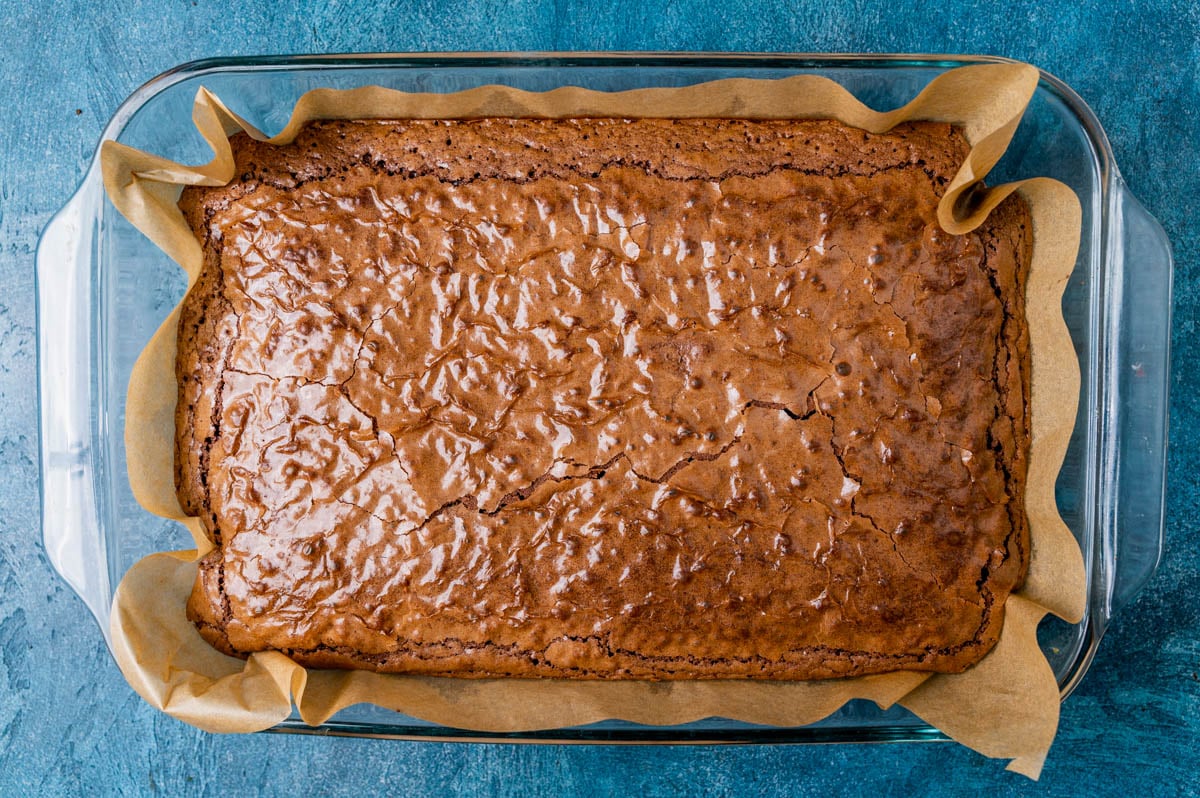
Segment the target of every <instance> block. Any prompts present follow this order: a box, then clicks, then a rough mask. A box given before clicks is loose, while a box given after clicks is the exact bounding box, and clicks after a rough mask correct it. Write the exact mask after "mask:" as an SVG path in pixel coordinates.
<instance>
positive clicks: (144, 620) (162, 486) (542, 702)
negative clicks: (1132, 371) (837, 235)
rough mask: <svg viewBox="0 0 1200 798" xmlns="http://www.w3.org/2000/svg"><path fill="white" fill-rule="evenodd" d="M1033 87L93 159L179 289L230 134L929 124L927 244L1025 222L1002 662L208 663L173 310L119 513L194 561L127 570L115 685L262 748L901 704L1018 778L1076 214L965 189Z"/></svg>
mask: <svg viewBox="0 0 1200 798" xmlns="http://www.w3.org/2000/svg"><path fill="white" fill-rule="evenodd" d="M1037 81H1038V73H1037V70H1036V69H1033V68H1032V67H1029V66H1025V65H1014V64H997V65H981V66H970V67H963V68H960V69H955V70H952V71H949V72H947V73H945V74H943V75H941V76H939V77H938V78H936V79H935V80H934V81H933V82H932V83H931V84H930V85H929V86H928V87H927V88H926V89H925V90H924V91H922V92H921V93H920V94H919V95H918V96H917V97H916V98H915V99H914V100H913V101H912V102H910V103H909V104H907V105H905V106H904V107H902V108H899V109H897V110H894V111H891V112H889V113H879V112H876V111H872V110H871V109H869V108H867V107H866V106H864V105H862V104H861V103H859V102H858V101H857V100H856V99H855V98H854V97H852V96H851V95H850V94H849V93H848V92H846V91H845V90H844V89H842V88H841V87H840V86H838V85H837V84H836V83H833V82H832V81H830V80H827V79H825V78H821V77H816V76H811V75H805V76H797V77H791V78H785V79H782V80H771V81H768V80H744V79H738V80H724V81H717V82H713V83H706V84H701V85H697V86H690V87H685V88H677V89H640V90H636V91H628V92H620V93H612V94H609V93H602V92H595V91H590V90H584V89H579V88H573V87H568V88H562V89H557V90H555V91H551V92H546V93H541V94H531V93H527V92H523V91H519V90H515V89H511V88H507V87H498V86H486V87H482V88H477V89H472V90H469V91H464V92H460V93H456V94H448V95H439V94H407V93H402V92H398V91H394V90H390V89H383V88H379V87H366V88H362V89H355V90H351V91H336V90H329V89H318V90H316V91H312V92H309V93H307V94H305V95H304V96H303V97H302V98H300V100H299V101H298V102H297V104H296V107H295V109H294V111H293V114H292V117H291V120H290V121H289V123H288V125H287V127H285V128H284V130H283V131H282V132H281V133H279V135H277V136H275V137H273V138H270V139H268V138H267V137H266V136H264V135H263V134H262V133H260V132H259V131H257V130H255V129H254V128H253V127H252V126H250V125H249V124H247V123H246V122H245V121H243V120H242V119H241V118H239V117H238V116H237V115H235V114H234V113H232V112H231V111H230V110H229V109H227V108H226V107H225V106H224V105H222V104H221V102H220V101H219V100H218V99H217V98H216V97H215V96H214V95H212V94H211V93H210V92H208V91H207V90H205V89H201V90H200V91H199V93H198V95H197V98H196V103H195V107H194V109H193V114H192V118H193V121H194V122H195V124H196V126H197V128H198V129H199V131H200V133H201V134H202V135H203V136H204V138H205V139H206V140H207V141H208V142H209V144H210V145H211V146H212V148H213V151H214V153H215V157H214V158H213V160H212V161H211V162H210V163H208V164H206V165H204V166H197V167H188V166H183V165H181V164H177V163H174V162H172V161H168V160H165V159H162V158H159V157H156V156H154V155H150V154H148V153H143V152H140V151H137V150H133V149H131V148H128V147H125V146H123V145H121V144H118V143H116V142H111V141H110V142H106V143H105V145H104V148H103V151H102V153H101V160H102V166H103V172H104V181H105V187H106V189H107V190H108V193H109V197H110V198H111V199H112V202H113V204H114V205H115V206H116V207H117V208H118V209H119V210H120V211H121V212H122V213H123V214H124V215H125V216H126V217H127V218H128V219H129V220H130V221H131V222H132V223H133V224H134V225H135V226H136V227H137V228H138V229H139V230H141V231H142V232H143V233H144V234H146V235H147V236H148V237H149V238H150V239H151V240H152V241H154V242H155V243H156V244H157V245H158V246H160V247H161V248H162V249H163V250H164V251H165V252H166V253H167V254H168V255H170V256H171V257H172V258H173V259H174V260H175V261H176V262H177V263H179V265H180V266H182V267H183V269H184V270H185V271H186V272H187V274H188V279H189V285H191V284H192V283H194V281H195V280H196V277H197V275H198V274H199V271H200V268H201V264H202V261H203V256H202V252H201V248H200V245H199V243H198V242H197V241H196V239H195V237H194V236H193V234H192V231H191V230H190V229H189V228H188V226H187V224H186V223H185V221H184V219H183V216H182V214H181V213H180V212H179V210H178V208H177V207H176V202H177V200H178V198H179V193H180V191H181V190H182V187H183V186H185V185H209V186H215V185H223V184H225V183H226V182H228V181H229V180H230V179H231V178H232V176H233V170H234V164H233V156H232V153H231V151H230V147H229V143H228V137H229V136H230V135H232V134H234V133H236V132H238V131H241V130H244V131H246V132H247V133H248V134H249V135H251V136H253V137H254V138H256V139H260V140H267V141H269V142H271V143H277V144H284V143H287V142H290V141H291V140H292V139H293V138H294V137H295V135H296V133H297V132H298V131H299V130H300V128H301V127H302V126H303V125H304V124H305V123H306V122H307V121H309V120H312V119H365V118H378V119H386V118H470V117H482V116H518V117H549V118H554V117H564V116H609V117H612V116H618V117H742V118H828V119H837V120H840V121H842V122H844V123H847V124H850V125H853V126H856V127H860V128H863V129H865V130H868V131H871V132H882V131H886V130H888V129H890V128H891V127H893V126H894V125H896V124H899V123H900V122H903V121H907V120H931V121H944V122H950V123H953V124H956V125H959V126H960V127H961V128H962V129H963V132H964V133H965V135H966V137H967V140H968V141H969V142H970V143H971V145H972V149H971V152H970V153H969V155H968V157H967V159H966V161H965V162H964V163H963V165H962V168H961V169H960V170H959V172H958V174H957V175H956V176H955V178H954V180H953V181H952V182H951V183H950V185H949V187H948V189H947V192H946V194H945V196H944V197H943V199H942V201H941V204H940V205H939V207H938V219H939V221H940V222H941V224H942V226H943V227H944V228H945V229H946V230H947V231H948V232H951V233H954V234H962V233H966V232H969V231H970V230H973V229H974V228H975V227H976V226H978V225H979V224H980V223H981V222H982V221H983V220H984V218H986V216H987V214H988V213H989V212H990V211H991V210H992V208H994V207H995V206H996V205H997V204H998V203H999V202H1000V201H1001V200H1003V199H1004V197H1006V196H1008V194H1010V193H1012V192H1013V191H1020V192H1021V193H1022V195H1023V196H1024V198H1025V200H1026V201H1027V202H1028V203H1029V206H1030V208H1031V211H1032V216H1033V232H1034V254H1033V264H1032V270H1031V275H1030V281H1029V286H1028V289H1027V315H1028V319H1029V325H1030V336H1031V349H1032V353H1033V354H1032V358H1033V374H1032V403H1033V404H1032V410H1031V417H1032V427H1033V436H1032V453H1031V457H1030V466H1029V476H1028V487H1027V497H1026V509H1027V511H1028V514H1029V520H1030V529H1031V539H1032V554H1031V562H1030V568H1029V575H1028V578H1027V580H1026V584H1025V586H1024V587H1023V588H1022V590H1020V591H1019V592H1018V593H1015V594H1013V595H1012V596H1011V597H1010V598H1009V602H1008V605H1007V610H1006V613H1005V620H1004V626H1003V629H1002V632H1001V635H1000V640H999V643H998V644H997V645H996V647H995V649H993V650H992V652H991V653H989V654H988V655H987V656H986V657H985V658H984V659H983V661H982V662H980V663H979V664H978V665H976V666H975V667H973V668H971V669H970V670H968V671H966V672H965V673H962V674H955V675H944V674H937V675H929V674H922V673H914V672H898V673H891V674H884V675H879V676H867V677H859V678H853V679H841V680H827V681H813V682H755V681H737V680H728V681H692V682H686V681H682V682H602V681H576V680H557V679H542V680H523V679H482V680H474V679H471V680H458V679H452V678H435V677H412V676H396V675H380V674H374V673H368V672H361V671H348V672H342V671H319V670H306V669H304V668H301V667H300V666H298V665H297V664H295V663H294V662H292V661H291V660H290V659H288V658H287V657H286V656H284V655H283V654H279V653H262V654H255V655H253V656H251V657H250V659H249V661H245V662H244V661H242V660H239V659H234V658H230V657H226V656H224V655H223V654H220V653H219V652H217V651H215V650H214V649H212V648H211V647H209V646H208V644H207V643H205V642H204V641H203V640H202V639H201V638H200V636H199V634H198V633H197V632H196V630H195V629H194V627H193V626H192V625H191V624H190V623H189V622H188V621H187V619H186V618H185V616H184V605H185V603H186V600H187V596H188V594H189V593H190V591H191V588H192V583H193V581H194V579H195V573H196V565H195V561H196V560H197V559H198V558H199V557H200V556H202V555H203V554H204V553H205V552H207V551H208V550H210V549H211V547H212V544H211V542H210V541H209V540H208V539H207V538H206V537H205V535H204V533H203V531H202V529H201V527H200V525H199V522H198V520H197V519H195V518H188V517H186V516H185V515H184V513H183V511H182V510H181V509H180V507H179V504H178V501H177V500H176V498H175V486H174V484H173V473H174V472H173V456H174V455H173V452H174V412H175V401H176V390H177V387H176V381H175V371H174V364H175V336H176V328H177V324H178V314H179V308H178V307H176V309H175V311H174V312H173V313H172V314H171V315H170V316H169V317H168V318H167V319H166V320H165V322H164V323H163V325H162V327H161V328H160V329H159V330H158V332H157V333H156V334H155V336H154V337H153V338H152V340H151V341H150V343H149V344H148V345H147V346H146V349H145V350H144V351H143V352H142V355H141V357H140V358H139V360H138V361H137V363H136V364H135V366H134V369H133V374H132V376H131V378H130V383H129V397H128V404H127V407H126V430H125V443H126V451H127V457H128V463H129V478H130V482H131V485H132V487H133V492H134V495H135V496H136V498H137V499H138V501H139V502H140V503H141V504H142V506H143V507H145V508H146V509H147V510H149V511H150V512H153V513H155V514H157V515H160V516H163V517H167V518H173V519H177V520H179V521H181V522H183V523H184V524H185V525H187V526H188V528H189V529H190V531H191V533H192V535H193V538H194V539H195V541H196V546H197V549H196V550H195V551H185V552H171V553H162V554H155V555H151V556H149V557H146V558H145V559H143V560H141V561H140V562H138V563H137V564H135V565H134V566H133V567H132V568H131V569H130V570H129V572H128V573H127V574H126V575H125V577H124V579H123V580H122V581H121V584H120V585H119V586H118V588H117V591H116V595H115V597H114V602H113V611H112V616H111V618H112V620H111V625H112V639H113V647H114V651H115V654H116V658H117V661H118V664H119V665H120V667H121V669H122V671H123V672H124V674H125V676H126V678H127V679H128V680H129V683H130V684H131V685H132V686H133V688H134V689H135V690H136V691H137V692H138V693H139V694H140V695H141V696H142V697H143V698H145V699H146V700H147V701H148V702H150V703H151V704H153V705H154V706H156V707H158V708H160V709H162V710H163V711H164V712H167V713H168V714H170V715H172V716H173V717H176V718H178V719H180V720H183V721H185V722H188V723H191V724H193V725H195V726H198V727H200V728H202V729H206V730H210V731H215V732H250V731H257V730H261V729H266V728H269V727H271V726H273V725H275V724H276V723H278V722H280V721H282V720H283V719H285V718H286V717H288V715H289V714H290V713H291V709H292V702H293V701H294V702H295V705H296V707H297V708H298V710H299V713H300V715H301V717H302V718H303V719H304V720H305V721H306V722H308V723H311V724H319V723H321V722H323V721H325V720H326V719H328V718H329V717H330V716H332V715H333V714H334V713H336V712H337V711H339V710H341V709H343V708H345V707H347V706H350V705H352V704H356V703H362V702H370V703H374V704H377V705H380V706H383V707H387V708H390V709H394V710H397V711H400V712H403V713H405V714H407V715H411V716H413V717H418V718H423V719H425V720H430V721H434V722H437V723H441V724H444V725H447V726H452V727H456V728H460V729H469V730H479V731H516V732H519V731H528V730H533V729H549V728H556V727H562V726H574V725H580V724H586V723H592V722H595V721H600V720H604V719H622V720H628V721H634V722H638V723H644V724H652V725H664V724H679V723H685V722H688V721H692V720H697V719H700V718H705V717H710V716H721V717H726V718H731V719H736V720H742V721H748V722H752V723H760V724H767V725H777V726H796V725H803V724H807V723H812V722H815V721H817V720H819V719H821V718H823V717H825V716H826V715H828V714H830V713H832V712H834V711H836V710H837V709H838V708H839V707H840V706H841V705H842V704H844V703H845V702H846V701H848V700H850V699H852V698H866V699H870V700H872V701H875V702H876V703H877V704H879V705H880V706H881V707H885V708H886V707H888V706H890V705H892V704H893V703H896V702H899V703H901V704H902V705H903V706H905V707H907V708H909V709H910V710H912V711H913V712H914V713H916V714H917V715H919V716H920V717H921V718H923V719H924V720H926V721H927V722H929V723H931V724H932V725H934V726H936V727H937V728H939V729H940V730H942V731H943V732H945V733H946V734H947V735H949V736H951V737H952V738H954V739H955V740H957V741H959V742H961V743H963V744H965V745H968V746H970V747H971V748H974V749H975V750H977V751H980V752H982V753H984V754H986V755H987V756H992V757H1001V758H1009V759H1012V760H1013V761H1012V762H1011V763H1010V764H1009V768H1010V769H1012V770H1016V771H1018V772H1021V773H1024V774H1026V775H1028V776H1031V777H1033V778H1036V777H1037V775H1038V774H1039V773H1040V770H1041V766H1042V763H1043V761H1044V759H1045V755H1046V752H1047V751H1048V749H1049V747H1050V744H1051V743H1052V742H1053V739H1054V734H1055V731H1056V728H1057V724H1058V706H1059V693H1058V685H1057V683H1056V681H1055V677H1054V673H1053V672H1052V670H1051V668H1050V665H1049V663H1048V662H1047V660H1046V658H1045V655H1044V654H1043V653H1042V651H1041V650H1040V648H1039V647H1038V644H1037V636H1036V629H1037V624H1038V622H1039V621H1040V620H1041V618H1042V616H1043V615H1044V614H1045V613H1046V612H1052V613H1054V614H1055V615H1058V616H1059V617H1062V618H1064V619H1065V620H1067V621H1069V622H1078V620H1079V619H1080V618H1081V617H1082V613H1083V609H1084V602H1085V574H1084V568H1083V560H1082V557H1081V555H1080V551H1079V547H1078V545H1077V544H1076V542H1075V540H1074V538H1073V537H1072V535H1071V533H1070V531H1069V530H1068V529H1067V527H1066V525H1065V524H1064V523H1063V521H1062V519H1061V518H1060V516H1059V514H1058V509H1057V506H1056V504H1055V500H1054V481H1055V478H1056V476H1057V474H1058V470H1059V468H1060V466H1061V464H1062V460H1063V456H1064V455H1065V452H1066V448H1067V442H1068V439H1069V436H1070V433H1071V429H1072V426H1073V424H1074V418H1075V407H1076V404H1077V397H1078V395H1079V367H1078V362H1077V361H1076V359H1075V354H1074V350H1073V348H1072V346H1071V342H1070V338H1069V334H1068V332H1067V328H1066V324H1065V322H1064V321H1063V318H1062V312H1061V297H1062V291H1063V289H1064V288H1065V285H1066V281H1067V278H1068V277H1069V275H1070V272H1071V270H1072V268H1073V266H1074V262H1075V255H1076V250H1077V247H1078V243H1079V235H1080V224H1081V214H1080V207H1079V202H1078V199H1077V198H1076V197H1075V195H1074V193H1073V192H1072V191H1071V190H1070V189H1068V188H1067V187H1066V186H1065V185H1063V184H1061V183H1058V182H1055V181H1052V180H1049V179H1045V178H1035V179H1032V180H1027V181H1023V182H1020V183H1011V184H1007V185H1004V186H999V187H994V188H990V189H982V188H981V186H980V185H979V181H980V180H981V179H982V177H983V176H984V175H986V174H987V172H988V171H989V170H990V169H991V168H992V166H993V165H994V164H995V163H996V162H997V161H998V160H999V158H1000V156H1001V155H1002V154H1003V152H1004V150H1005V148H1006V147H1007V146H1008V143H1009V141H1010V140H1011V138H1012V135H1013V132H1014V131H1015V130H1016V127H1017V124H1018V123H1019V121H1020V118H1021V115H1022V113H1023V112H1024V108H1025V105H1026V104H1027V103H1028V101H1029V98H1030V97H1031V96H1032V93H1033V91H1034V89H1035V88H1036V86H1037Z"/></svg>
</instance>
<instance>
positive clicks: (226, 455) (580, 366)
mask: <svg viewBox="0 0 1200 798" xmlns="http://www.w3.org/2000/svg"><path fill="white" fill-rule="evenodd" d="M232 144H233V147H234V153H235V156H236V161H237V176H236V177H235V179H234V180H233V181H232V182H231V183H229V184H228V185H226V186H223V187H219V188H189V189H187V190H185V192H184V194H183V197H182V200H181V207H182V208H183V210H184V212H185V214H186V216H187V219H188V220H189V222H190V224H191V226H192V227H193V229H194V230H195V232H196V235H197V236H198V237H199V239H200V241H201V242H202V244H203V246H204V251H205V256H206V260H205V267H204V271H203V274H202V275H201V277H200V279H199V280H198V282H197V284H196V285H195V286H194V288H193V289H192V291H191V292H190V293H189V295H188V297H187V299H186V300H185V303H184V308H183V315H182V321H181V324H180V331H179V359H178V376H179V404H178V415H177V428H178V447H177V454H178V458H177V484H178V489H179V497H180V500H181V502H182V503H183V506H184V508H185V509H186V510H187V511H188V512H190V513H193V514H195V515H198V516H200V517H201V519H202V520H203V521H204V524H205V526H206V528H207V530H208V532H209V534H210V535H211V536H212V538H213V540H214V541H215V542H216V543H217V547H216V548H215V549H214V551H213V552H212V553H211V554H210V555H208V556H207V557H206V558H205V559H204V560H203V561H202V562H201V565H200V573H199V577H198V580H197V583H196V588H195V591H194V593H193V595H192V598H191V601H190V603H189V608H188V610H189V615H190V617H191V618H192V619H193V620H194V621H195V622H196V624H197V626H198V628H199V629H200V632H201V634H203V635H204V637H205V638H206V639H207V640H208V641H209V642H211V643H212V644H213V645H215V646H216V647H218V648H219V649H221V650H223V651H225V652H227V653H231V654H235V655H242V656H244V655H246V654H248V653H250V652H254V651H262V650H280V651H284V652H286V653H288V654H290V655H291V656H293V657H294V658H295V659H296V660H297V661H299V662H301V663H302V664H305V665H310V666H315V667H353V668H370V669H375V670H380V671H395V672H409V673H424V674H446V675H457V676H494V675H507V676H558V677H577V678H649V679H669V678H706V677H758V678H771V679H810V678H823V677H832V676H849V675H861V674H868V673H877V672H883V671H889V670H895V669H919V670H933V671H959V670H962V669H964V668H966V667H968V666H969V665H970V664H972V663H974V662H975V661H977V660H978V659H979V658H980V657H981V656H982V655H983V654H984V653H986V651H987V650H988V649H989V648H990V647H991V645H992V644H993V643H994V642H995V639H996V637H997V635H998V633H999V628H1000V624H1001V620H1002V614H1003V606H1004V601H1005V598H1006V596H1007V595H1008V593H1009V592H1010V591H1011V590H1012V589H1014V588H1015V587H1016V586H1018V585H1019V584H1020V581H1021V579H1022V578H1023V574H1024V570H1025V567H1026V562H1027V553H1028V548H1029V547H1028V539H1027V537H1028V532H1027V528H1026V526H1027V524H1026V518H1025V514H1024V510H1023V490H1024V481H1025V468H1026V458H1027V449H1028V429H1029V425H1028V410H1027V408H1028V378H1029V355H1028V343H1027V340H1028V339H1027V330H1026V323H1025V319H1024V297H1023V290H1024V288H1023V284H1024V279H1025V274H1026V271H1027V268H1028V261H1029V253H1030V245H1031V242H1030V224H1029V217H1028V212H1027V210H1026V208H1025V207H1024V206H1023V205H1022V204H1021V202H1020V200H1019V199H1015V198H1014V199H1010V200H1009V201H1008V202H1006V203H1005V204H1004V205H1002V206H1001V207H1000V208H999V209H998V210H997V211H996V212H994V213H993V214H992V216H991V218H990V219H989V220H988V222H987V223H986V224H985V225H984V226H983V227H981V228H980V229H979V230H977V231H976V232H974V233H971V234H969V235H965V236H951V235H948V234H946V233H945V232H943V231H942V230H941V229H940V227H939V226H938V224H937V222H936V218H935V212H936V207H937V202H938V199H939V197H940V196H941V194H942V193H943V191H944V187H945V186H946V184H947V183H948V182H949V179H950V178H951V177H952V176H953V174H954V173H955V171H956V170H957V168H958V166H959V164H960V163H961V161H962V159H963V158H964V156H965V154H966V153H967V151H968V149H969V148H968V145H967V143H966V142H965V140H964V139H963V138H962V136H961V135H960V133H959V132H958V131H956V130H955V129H953V128H951V127H949V126H947V125H940V124H932V123H914V124H906V125H902V126H900V127H897V128H895V129H894V130H893V131H891V132H889V133H886V134H882V135H872V134H867V133H864V132H862V131H860V130H856V129H853V128H849V127H846V126H844V125H841V124H839V123H836V122H829V121H786V122H780V121H744V120H711V119H701V120H611V119H568V120H512V119H482V120H472V121H403V122H400V121H387V122H320V123H314V124H311V125H310V126H308V127H307V128H306V129H305V130H304V131H303V132H302V133H301V134H300V135H299V137H298V138H297V139H296V141H295V142H294V143H293V144H291V145H288V146H271V145H266V144H262V143H258V142H255V141H253V140H251V139H249V138H248V137H246V136H244V135H240V136H237V137H235V138H234V139H233V141H232Z"/></svg>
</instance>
